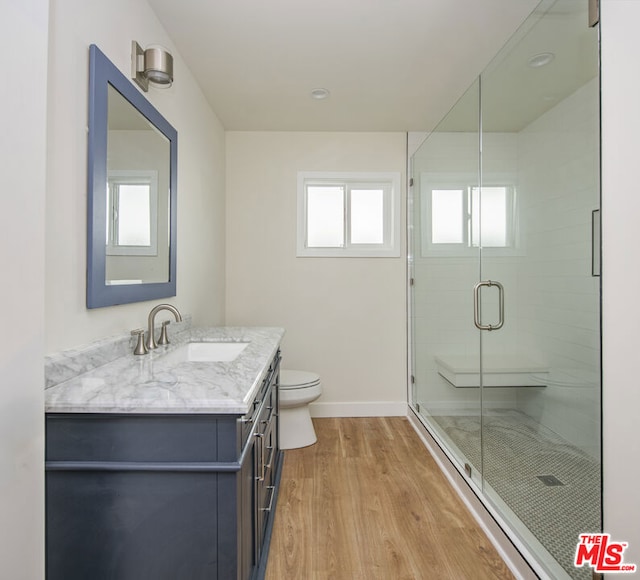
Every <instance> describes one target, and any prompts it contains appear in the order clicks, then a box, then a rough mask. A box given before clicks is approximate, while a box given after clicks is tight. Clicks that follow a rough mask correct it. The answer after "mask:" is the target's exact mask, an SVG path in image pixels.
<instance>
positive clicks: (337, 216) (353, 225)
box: [297, 172, 400, 257]
mask: <svg viewBox="0 0 640 580" xmlns="http://www.w3.org/2000/svg"><path fill="white" fill-rule="evenodd" d="M297 255H298V256H306V257H309V256H321V257H322V256H324V257H363V256H369V257H397V256H400V174H399V173H310V172H301V173H298V247H297Z"/></svg>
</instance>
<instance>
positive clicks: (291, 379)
mask: <svg viewBox="0 0 640 580" xmlns="http://www.w3.org/2000/svg"><path fill="white" fill-rule="evenodd" d="M319 384H320V376H319V375H317V374H316V373H310V372H308V371H290V370H281V371H280V389H282V390H291V389H307V388H309V387H315V386H317V385H319Z"/></svg>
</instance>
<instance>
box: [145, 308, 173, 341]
mask: <svg viewBox="0 0 640 580" xmlns="http://www.w3.org/2000/svg"><path fill="white" fill-rule="evenodd" d="M161 310H168V311H169V312H171V313H173V315H174V316H175V317H176V322H182V314H180V311H179V310H178V309H177V308H176V307H175V306H173V305H171V304H158V305H157V306H154V307H153V308H152V309H151V312H149V334H148V335H147V348H148V349H149V350H153V349H154V348H158V343H157V342H156V337H155V332H154V326H155V322H156V314H158V312H160V311H161ZM166 328H167V327H166V326H164V327H163V329H162V330H163V335H164V340H165V341H166V342H164V343H163V344H167V343H168V342H169V340H168V339H167V338H166Z"/></svg>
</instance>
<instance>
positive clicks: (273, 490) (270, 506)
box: [260, 485, 276, 512]
mask: <svg viewBox="0 0 640 580" xmlns="http://www.w3.org/2000/svg"><path fill="white" fill-rule="evenodd" d="M267 489H270V490H271V499H270V500H269V507H263V508H260V509H261V510H262V511H263V512H270V511H271V508H273V498H274V497H275V495H276V486H275V485H267Z"/></svg>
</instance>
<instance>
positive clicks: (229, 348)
mask: <svg viewBox="0 0 640 580" xmlns="http://www.w3.org/2000/svg"><path fill="white" fill-rule="evenodd" d="M248 344H249V343H248V342H188V343H187V344H184V345H182V346H179V347H178V348H176V349H175V350H172V351H171V352H168V353H167V354H165V355H164V356H163V357H162V360H163V361H168V362H172V363H181V362H229V361H232V360H234V359H235V358H236V357H237V356H238V355H239V354H240V353H241V352H242V351H243V350H244V349H245V348H247V345H248Z"/></svg>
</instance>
